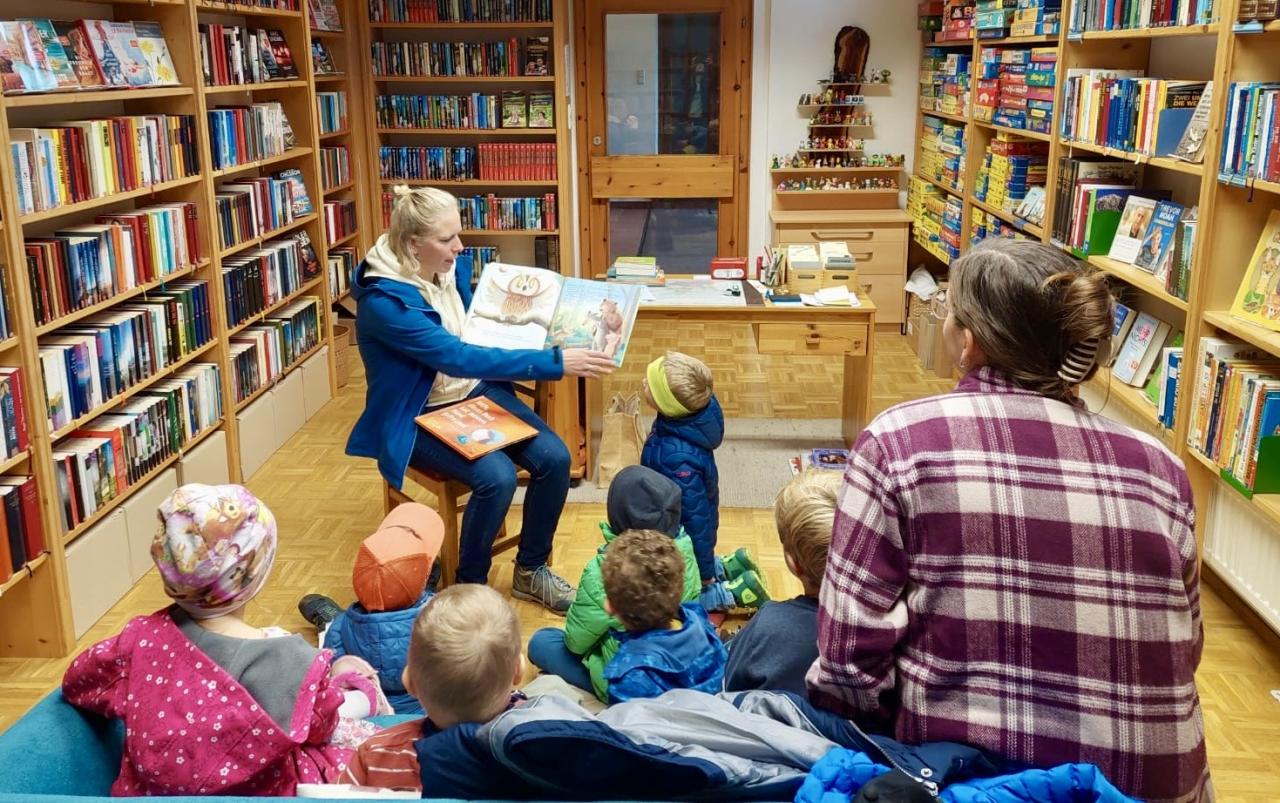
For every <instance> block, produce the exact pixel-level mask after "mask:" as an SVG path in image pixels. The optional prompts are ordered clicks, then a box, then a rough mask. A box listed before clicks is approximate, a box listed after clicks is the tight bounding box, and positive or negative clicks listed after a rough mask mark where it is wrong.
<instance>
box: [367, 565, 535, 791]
mask: <svg viewBox="0 0 1280 803" xmlns="http://www.w3.org/2000/svg"><path fill="white" fill-rule="evenodd" d="M523 675H524V656H523V655H522V654H521V651H520V621H519V620H518V619H517V618H516V614H515V611H514V610H513V609H512V608H511V606H510V605H509V604H508V603H507V601H506V600H505V599H503V598H502V595H501V594H499V593H498V592H496V591H494V590H493V589H492V588H489V587H488V586H482V585H476V584H473V583H467V584H462V585H455V586H450V587H449V588H446V589H445V590H444V591H441V592H440V593H439V594H436V595H435V596H434V597H432V598H431V600H430V601H429V602H428V603H427V604H426V606H425V607H424V608H423V609H422V611H421V613H419V614H418V617H417V620H416V621H415V622H414V625H413V635H412V636H411V638H410V641H409V660H408V665H407V666H406V667H405V669H404V687H405V688H406V689H407V690H408V691H409V693H410V694H412V695H413V696H414V697H416V698H417V699H418V702H419V703H420V704H421V705H422V707H423V708H424V709H425V710H426V711H427V713H428V716H427V717H426V718H423V719H415V720H412V721H410V722H403V723H401V724H399V725H395V726H393V727H390V728H388V729H386V730H384V731H382V732H380V733H377V734H375V735H374V736H372V737H370V738H369V739H367V740H366V741H365V742H364V743H363V744H361V745H360V747H359V749H358V750H357V751H356V755H355V757H354V758H353V759H352V760H351V763H350V765H349V766H348V767H347V771H346V774H345V775H344V777H343V779H342V780H343V782H344V783H350V784H358V785H362V786H382V787H387V788H391V789H413V790H419V791H420V790H421V789H422V778H421V773H420V770H419V765H418V753H417V749H416V748H415V746H414V743H415V742H417V741H418V740H420V739H424V738H427V737H430V736H433V735H435V734H437V733H439V732H441V731H442V730H444V729H445V728H448V727H450V726H451V725H457V724H461V723H467V722H488V721H489V720H491V719H493V718H494V717H496V716H497V715H498V714H500V713H502V712H503V711H506V710H507V709H509V708H511V707H513V706H516V705H519V704H520V703H521V702H523V701H524V699H525V696H524V695H523V694H520V693H519V692H512V691H511V690H512V689H513V688H516V687H517V686H518V685H520V680H521V678H522V677H523Z"/></svg>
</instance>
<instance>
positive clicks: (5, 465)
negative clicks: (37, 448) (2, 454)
mask: <svg viewBox="0 0 1280 803" xmlns="http://www.w3.org/2000/svg"><path fill="white" fill-rule="evenodd" d="M29 457H31V448H30V447H27V448H26V449H23V450H22V451H21V452H18V453H17V454H15V455H14V456H13V457H9V458H6V459H5V460H4V462H0V474H8V473H9V472H10V471H13V470H14V469H15V468H17V467H18V466H20V465H22V464H23V463H25V462H26V461H27V458H29Z"/></svg>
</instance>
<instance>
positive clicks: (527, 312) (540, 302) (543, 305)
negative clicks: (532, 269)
mask: <svg viewBox="0 0 1280 803" xmlns="http://www.w3.org/2000/svg"><path fill="white" fill-rule="evenodd" d="M491 269H492V270H496V271H498V275H497V276H495V277H494V279H495V281H493V282H491V283H489V284H488V288H489V293H488V298H485V299H484V301H483V303H482V304H481V305H479V306H478V307H476V310H475V312H476V314H477V315H480V316H481V317H484V318H488V319H489V320H492V321H497V322H498V323H506V324H512V325H514V326H522V325H524V324H529V323H533V324H537V325H539V326H542V327H544V328H545V327H547V326H550V325H551V314H552V313H553V312H555V302H556V296H555V294H554V292H552V291H554V290H555V289H556V287H555V285H553V284H551V283H550V282H543V280H542V279H541V278H539V277H538V275H537V274H535V273H528V272H524V271H520V270H516V269H512V268H504V267H499V266H496V265H495V266H492V268H491Z"/></svg>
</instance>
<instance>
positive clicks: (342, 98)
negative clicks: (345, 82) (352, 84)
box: [316, 92, 347, 134]
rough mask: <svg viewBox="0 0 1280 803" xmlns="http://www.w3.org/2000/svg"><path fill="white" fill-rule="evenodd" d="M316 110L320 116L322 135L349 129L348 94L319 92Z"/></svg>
mask: <svg viewBox="0 0 1280 803" xmlns="http://www.w3.org/2000/svg"><path fill="white" fill-rule="evenodd" d="M316 110H317V111H318V112H319V115H320V133H321V134H332V133H334V132H337V131H345V130H346V129H347V93H346V92H317V93H316Z"/></svg>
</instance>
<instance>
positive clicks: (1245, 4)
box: [1236, 0, 1280, 22]
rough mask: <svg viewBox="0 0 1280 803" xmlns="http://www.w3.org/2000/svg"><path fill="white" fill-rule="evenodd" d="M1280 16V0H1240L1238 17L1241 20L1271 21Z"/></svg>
mask: <svg viewBox="0 0 1280 803" xmlns="http://www.w3.org/2000/svg"><path fill="white" fill-rule="evenodd" d="M1278 16H1280V0H1240V7H1239V9H1238V10H1237V11H1236V19H1237V20H1238V21H1240V22H1269V21H1271V20H1273V19H1275V18H1276V17H1278Z"/></svg>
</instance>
